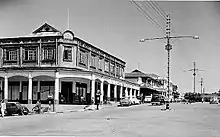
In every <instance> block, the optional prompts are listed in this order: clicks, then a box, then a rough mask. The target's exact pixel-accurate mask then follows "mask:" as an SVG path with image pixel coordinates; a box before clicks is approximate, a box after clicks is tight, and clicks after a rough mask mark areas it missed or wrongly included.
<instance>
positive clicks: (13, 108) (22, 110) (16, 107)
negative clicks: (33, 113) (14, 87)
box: [0, 102, 30, 116]
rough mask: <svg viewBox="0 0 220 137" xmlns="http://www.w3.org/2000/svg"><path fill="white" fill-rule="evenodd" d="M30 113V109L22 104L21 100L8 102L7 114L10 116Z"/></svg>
mask: <svg viewBox="0 0 220 137" xmlns="http://www.w3.org/2000/svg"><path fill="white" fill-rule="evenodd" d="M0 113H1V112H0ZM29 113H30V111H29V109H28V108H27V107H25V106H23V105H21V104H20V103H19V102H7V103H6V110H5V115H9V116H10V115H12V114H19V115H27V114H29Z"/></svg>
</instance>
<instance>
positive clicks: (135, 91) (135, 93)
mask: <svg viewBox="0 0 220 137" xmlns="http://www.w3.org/2000/svg"><path fill="white" fill-rule="evenodd" d="M134 97H137V90H136V89H134Z"/></svg>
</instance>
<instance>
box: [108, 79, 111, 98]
mask: <svg viewBox="0 0 220 137" xmlns="http://www.w3.org/2000/svg"><path fill="white" fill-rule="evenodd" d="M110 85H111V84H109V83H108V90H107V101H110Z"/></svg>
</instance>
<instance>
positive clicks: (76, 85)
mask: <svg viewBox="0 0 220 137" xmlns="http://www.w3.org/2000/svg"><path fill="white" fill-rule="evenodd" d="M0 53H1V54H0V57H1V63H0V65H1V66H0V99H6V100H7V101H19V102H21V103H23V104H32V103H36V101H37V100H41V102H42V103H47V98H48V95H49V94H52V95H53V98H54V100H55V104H91V102H92V101H96V100H95V96H96V92H97V90H100V91H101V99H100V101H101V103H106V102H108V101H119V100H120V99H121V98H122V97H124V96H126V97H128V96H130V97H132V96H137V95H139V94H140V86H139V85H138V84H136V83H133V82H130V81H127V80H125V79H124V70H125V64H126V63H125V62H124V61H123V60H121V59H119V58H117V57H115V56H113V55H110V54H109V53H107V52H105V51H103V50H101V49H99V48H97V47H95V46H93V45H92V44H89V43H87V42H85V41H84V40H82V39H80V38H77V37H75V36H74V34H73V32H72V31H70V30H66V31H64V32H61V31H59V30H57V29H56V28H54V27H52V26H51V25H49V24H47V23H45V24H43V25H42V26H41V27H39V28H38V29H36V30H35V31H34V32H32V33H31V34H30V35H27V36H22V37H13V38H0Z"/></svg>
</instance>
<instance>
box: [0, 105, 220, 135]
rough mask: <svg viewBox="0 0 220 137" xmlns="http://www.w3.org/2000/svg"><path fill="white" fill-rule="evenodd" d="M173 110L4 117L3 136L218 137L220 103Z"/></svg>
mask: <svg viewBox="0 0 220 137" xmlns="http://www.w3.org/2000/svg"><path fill="white" fill-rule="evenodd" d="M171 107H172V109H173V110H170V111H161V108H162V107H161V106H149V105H147V104H144V105H139V106H131V107H119V108H106V109H102V110H99V111H86V112H72V113H63V114H45V115H30V116H13V117H6V118H4V119H3V118H0V136H5V135H10V136H12V135H20V136H24V135H29V136H32V135H41V136H43V135H51V136H52V135H61V136H64V135H71V136H77V137H100V136H102V137H112V136H113V137H114V136H117V137H146V136H151V137H215V136H216V137H217V136H220V122H219V121H220V116H219V114H220V105H215V104H213V105H210V104H207V103H203V104H202V103H197V104H172V105H171Z"/></svg>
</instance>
